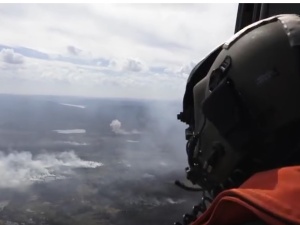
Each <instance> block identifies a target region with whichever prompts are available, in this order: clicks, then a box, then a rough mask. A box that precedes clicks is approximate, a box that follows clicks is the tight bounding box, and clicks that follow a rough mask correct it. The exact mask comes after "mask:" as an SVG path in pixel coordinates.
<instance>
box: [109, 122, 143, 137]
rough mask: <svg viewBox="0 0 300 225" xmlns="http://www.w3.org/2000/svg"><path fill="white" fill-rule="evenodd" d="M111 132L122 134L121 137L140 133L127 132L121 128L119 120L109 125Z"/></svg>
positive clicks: (134, 131) (135, 131)
mask: <svg viewBox="0 0 300 225" xmlns="http://www.w3.org/2000/svg"><path fill="white" fill-rule="evenodd" d="M109 126H110V127H111V130H112V131H113V132H114V133H116V134H123V135H129V134H139V133H140V132H139V131H137V130H132V131H127V130H124V129H123V128H122V123H121V122H120V121H119V120H113V121H112V122H111V123H110V125H109Z"/></svg>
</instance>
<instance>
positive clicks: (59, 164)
mask: <svg viewBox="0 0 300 225" xmlns="http://www.w3.org/2000/svg"><path fill="white" fill-rule="evenodd" d="M99 166H102V163H99V162H93V161H85V160H82V159H80V158H79V157H78V156H77V155H76V154H75V153H74V152H73V151H68V152H60V153H43V154H39V155H37V156H35V157H34V156H33V155H32V153H30V152H13V153H9V154H4V153H3V152H0V177H1V179H0V188H15V187H16V188H18V187H24V186H27V185H30V184H32V183H33V182H36V181H39V182H40V181H49V180H51V179H52V180H53V179H62V178H64V177H65V176H66V175H70V174H71V173H72V169H74V168H96V167H99Z"/></svg>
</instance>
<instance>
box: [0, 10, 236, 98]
mask: <svg viewBox="0 0 300 225" xmlns="http://www.w3.org/2000/svg"><path fill="white" fill-rule="evenodd" d="M236 14H237V4H138V5H137V4H110V5H108V4H84V5H79V4H40V5H37V4H24V5H23V4H1V5H0V27H1V38H0V70H1V74H0V93H14V94H51V95H77V96H91V97H122V98H127V97H128V98H156V99H157V98H162V99H179V98H182V95H183V93H184V88H185V82H186V79H187V76H188V74H189V72H190V71H191V69H192V68H193V66H194V65H195V64H196V63H197V62H199V61H200V60H201V59H202V58H203V57H205V55H206V54H208V53H209V52H210V51H211V50H212V49H213V48H215V47H216V46H217V45H219V44H221V43H223V42H224V41H226V39H228V38H229V37H230V36H231V35H232V34H233V31H234V26H235V19H236Z"/></svg>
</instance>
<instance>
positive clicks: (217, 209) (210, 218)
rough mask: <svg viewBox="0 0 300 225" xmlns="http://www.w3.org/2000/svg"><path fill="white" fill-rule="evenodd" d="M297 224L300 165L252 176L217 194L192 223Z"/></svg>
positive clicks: (299, 195) (299, 196)
mask: <svg viewBox="0 0 300 225" xmlns="http://www.w3.org/2000/svg"><path fill="white" fill-rule="evenodd" d="M257 219H259V220H262V221H264V222H265V223H267V224H270V225H286V224H299V225H300V166H293V167H284V168H280V169H274V170H270V171H266V172H261V173H257V174H255V175H253V176H252V177H251V178H250V179H248V180H247V181H246V182H245V183H244V184H243V185H241V186H240V187H239V188H236V189H231V190H227V191H224V192H222V193H220V194H219V195H218V196H217V197H216V198H215V199H214V201H213V203H212V204H211V206H210V207H209V208H208V210H207V211H206V212H205V213H204V214H202V215H201V216H200V217H199V218H198V219H197V220H196V221H195V222H194V223H193V225H241V224H243V223H246V222H250V221H253V220H257Z"/></svg>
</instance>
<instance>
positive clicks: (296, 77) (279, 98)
mask: <svg viewBox="0 0 300 225" xmlns="http://www.w3.org/2000/svg"><path fill="white" fill-rule="evenodd" d="M299 47H300V17H299V16H298V15H289V14H287V15H278V16H274V17H270V18H267V19H264V20H261V21H258V22H256V23H254V24H252V25H250V26H248V27H246V28H244V29H243V30H241V31H240V32H238V33H237V34H235V35H234V36H233V37H232V38H231V39H230V40H229V41H227V42H225V43H224V44H223V45H221V46H220V47H218V48H217V49H215V50H214V51H213V52H212V53H211V54H210V55H209V56H208V57H207V58H205V59H204V60H203V61H201V62H200V63H199V64H198V65H197V66H196V67H195V68H194V70H193V71H192V72H191V75H190V77H189V79H188V82H187V86H186V92H185V96H184V102H183V112H182V113H180V114H179V115H178V119H180V120H181V121H183V122H185V123H187V124H188V125H189V128H188V129H187V130H186V138H187V140H188V143H187V154H188V161H189V168H188V169H187V175H188V178H189V179H190V180H191V181H192V182H193V183H197V184H200V185H201V186H205V185H206V186H207V187H208V188H213V187H216V186H220V185H224V184H225V183H226V182H228V179H230V180H231V181H232V182H233V183H234V180H235V179H236V180H239V179H240V180H239V182H242V181H243V179H246V178H247V177H246V176H247V175H246V176H243V175H241V174H242V173H244V172H245V173H244V174H248V175H251V173H253V172H255V171H256V172H257V171H261V170H265V169H269V168H272V167H276V166H282V165H285V162H283V160H285V159H286V157H287V154H289V153H290V151H289V150H288V149H284V147H286V148H290V147H291V146H289V144H290V143H292V142H294V141H296V139H297V138H293V139H292V136H293V134H294V133H295V131H298V134H299V130H300V126H299V121H300V51H299V50H300V49H299ZM287 134H288V135H287ZM298 137H299V136H298ZM273 156H274V157H273ZM299 161H300V160H299ZM239 172H241V173H239ZM241 177H243V178H241ZM239 182H236V184H238V183H239ZM233 186H234V185H233Z"/></svg>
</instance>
